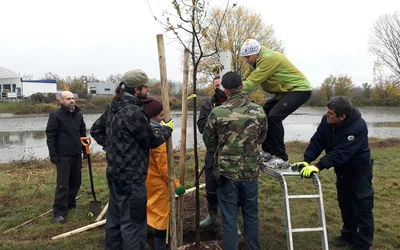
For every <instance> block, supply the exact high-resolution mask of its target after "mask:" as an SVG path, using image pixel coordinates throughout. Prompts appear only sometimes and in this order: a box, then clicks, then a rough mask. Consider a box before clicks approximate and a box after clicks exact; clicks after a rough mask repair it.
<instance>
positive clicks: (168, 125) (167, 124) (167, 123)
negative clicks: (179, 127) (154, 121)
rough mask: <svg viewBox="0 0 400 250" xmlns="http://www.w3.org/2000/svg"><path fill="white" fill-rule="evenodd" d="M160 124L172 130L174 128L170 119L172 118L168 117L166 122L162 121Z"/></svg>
mask: <svg viewBox="0 0 400 250" xmlns="http://www.w3.org/2000/svg"><path fill="white" fill-rule="evenodd" d="M161 124H162V125H163V126H166V127H169V128H171V129H172V130H174V120H172V119H170V120H169V121H168V122H164V121H162V122H161Z"/></svg>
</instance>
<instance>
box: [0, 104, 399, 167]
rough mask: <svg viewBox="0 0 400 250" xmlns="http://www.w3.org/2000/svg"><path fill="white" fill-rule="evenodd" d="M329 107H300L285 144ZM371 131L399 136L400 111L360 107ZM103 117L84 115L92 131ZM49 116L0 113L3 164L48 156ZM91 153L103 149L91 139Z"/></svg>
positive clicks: (177, 133)
mask: <svg viewBox="0 0 400 250" xmlns="http://www.w3.org/2000/svg"><path fill="white" fill-rule="evenodd" d="M325 111H326V108H307V107H306V108H300V109H298V110H297V111H296V112H295V113H293V114H292V115H290V116H289V117H287V118H286V119H285V121H284V128H285V141H296V140H297V141H308V140H309V139H310V138H311V136H312V135H313V134H314V132H315V130H316V128H317V126H318V124H319V122H320V120H321V117H322V115H323V114H324V113H325ZM360 111H361V113H362V115H363V118H364V119H365V120H366V122H367V124H368V129H369V137H377V138H392V137H394V138H396V137H400V108H398V107H365V108H360ZM99 116H100V114H84V120H85V123H86V126H87V128H88V132H87V134H88V135H89V129H90V127H91V126H92V124H93V123H94V122H95V120H96V119H97V118H98V117H99ZM171 117H172V118H173V119H174V122H175V130H174V132H173V133H172V143H173V147H174V148H179V145H180V137H181V112H179V111H172V112H171ZM47 119H48V114H41V115H12V114H0V163H6V162H11V161H19V160H29V159H32V158H46V157H48V149H47V145H46V134H45V129H46V124H47ZM187 126H188V127H187V142H186V145H187V148H193V146H194V145H193V115H192V113H190V114H188V119H187ZM197 139H198V142H199V145H198V147H200V148H204V144H203V140H202V135H201V134H200V133H198V132H197ZM91 149H92V152H98V151H101V147H100V146H99V145H97V144H96V142H95V141H94V140H92V145H91Z"/></svg>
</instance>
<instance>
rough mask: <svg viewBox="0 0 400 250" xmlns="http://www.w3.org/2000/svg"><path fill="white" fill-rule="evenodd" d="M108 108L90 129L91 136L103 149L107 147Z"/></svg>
mask: <svg viewBox="0 0 400 250" xmlns="http://www.w3.org/2000/svg"><path fill="white" fill-rule="evenodd" d="M107 113H108V107H107V108H106V110H105V111H104V112H103V114H101V116H100V117H99V118H98V119H97V120H96V121H95V122H94V123H93V125H92V127H91V128H90V135H91V136H92V137H93V139H94V140H95V141H96V142H97V143H98V144H99V145H100V146H102V147H105V146H106V122H107Z"/></svg>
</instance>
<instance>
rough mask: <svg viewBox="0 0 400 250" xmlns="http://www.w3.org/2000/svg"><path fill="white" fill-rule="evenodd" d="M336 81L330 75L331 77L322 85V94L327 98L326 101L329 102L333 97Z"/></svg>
mask: <svg viewBox="0 0 400 250" xmlns="http://www.w3.org/2000/svg"><path fill="white" fill-rule="evenodd" d="M335 81H336V77H334V76H333V75H330V76H329V77H327V78H325V80H324V82H323V83H322V84H321V87H320V94H321V95H322V96H323V97H324V98H325V100H326V101H329V100H330V99H331V98H332V97H333V96H334V93H333V87H334V84H335Z"/></svg>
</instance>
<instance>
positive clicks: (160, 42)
mask: <svg viewBox="0 0 400 250" xmlns="http://www.w3.org/2000/svg"><path fill="white" fill-rule="evenodd" d="M157 48H158V60H159V64H160V80H161V100H162V104H163V110H164V120H165V121H169V120H170V119H171V116H170V108H169V88H168V85H167V68H166V63H165V51H164V38H163V35H161V34H158V35H157ZM173 153H174V152H173V147H172V138H171V137H170V138H168V140H167V156H168V187H169V201H170V220H171V224H170V227H171V231H170V235H171V240H170V245H171V249H177V241H176V207H175V206H176V205H175V186H174V165H173V162H174V158H173V157H174V155H173Z"/></svg>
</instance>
